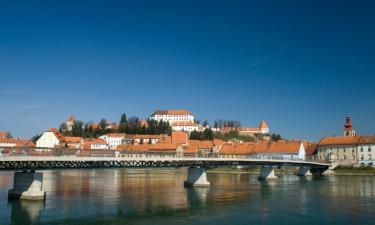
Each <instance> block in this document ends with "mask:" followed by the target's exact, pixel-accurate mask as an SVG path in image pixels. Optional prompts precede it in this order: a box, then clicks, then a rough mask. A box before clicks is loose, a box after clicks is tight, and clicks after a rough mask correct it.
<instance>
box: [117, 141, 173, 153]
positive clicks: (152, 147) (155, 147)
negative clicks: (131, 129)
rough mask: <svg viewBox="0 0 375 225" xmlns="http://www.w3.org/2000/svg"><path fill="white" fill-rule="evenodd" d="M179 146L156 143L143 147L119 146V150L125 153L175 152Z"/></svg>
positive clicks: (143, 145)
mask: <svg viewBox="0 0 375 225" xmlns="http://www.w3.org/2000/svg"><path fill="white" fill-rule="evenodd" d="M177 146H178V145H177V144H172V143H156V144H142V145H118V146H117V148H116V149H117V150H124V151H175V150H176V149H177Z"/></svg>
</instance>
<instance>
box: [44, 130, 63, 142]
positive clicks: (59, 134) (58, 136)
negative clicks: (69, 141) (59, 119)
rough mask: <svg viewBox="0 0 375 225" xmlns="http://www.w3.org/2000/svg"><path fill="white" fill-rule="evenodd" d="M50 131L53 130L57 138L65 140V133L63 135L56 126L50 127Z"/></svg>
mask: <svg viewBox="0 0 375 225" xmlns="http://www.w3.org/2000/svg"><path fill="white" fill-rule="evenodd" d="M48 131H49V132H52V133H53V134H54V135H55V136H56V138H57V140H59V141H64V135H62V134H61V133H60V132H59V131H58V130H57V129H56V128H50V129H49V130H48Z"/></svg>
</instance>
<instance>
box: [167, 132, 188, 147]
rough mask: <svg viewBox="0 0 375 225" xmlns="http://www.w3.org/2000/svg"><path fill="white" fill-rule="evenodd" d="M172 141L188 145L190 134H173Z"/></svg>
mask: <svg viewBox="0 0 375 225" xmlns="http://www.w3.org/2000/svg"><path fill="white" fill-rule="evenodd" d="M171 140H172V143H174V144H186V142H187V141H188V134H187V133H186V132H172V135H171Z"/></svg>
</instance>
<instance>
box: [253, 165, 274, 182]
mask: <svg viewBox="0 0 375 225" xmlns="http://www.w3.org/2000/svg"><path fill="white" fill-rule="evenodd" d="M268 179H277V176H275V171H274V170H273V167H272V166H262V167H261V168H260V175H259V176H258V180H268Z"/></svg>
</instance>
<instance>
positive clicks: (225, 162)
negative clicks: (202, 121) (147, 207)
mask: <svg viewBox="0 0 375 225" xmlns="http://www.w3.org/2000/svg"><path fill="white" fill-rule="evenodd" d="M265 165H267V166H288V167H299V166H307V167H311V168H328V167H329V166H330V164H327V163H320V162H312V161H302V160H290V159H254V158H204V157H194V158H193V157H94V156H91V157H79V156H43V157H35V156H5V157H0V170H20V169H64V168H65V169H69V168H113V167H188V166H204V167H210V166H265Z"/></svg>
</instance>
